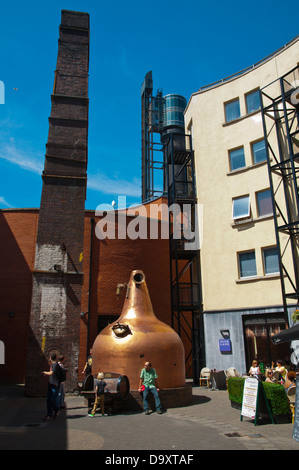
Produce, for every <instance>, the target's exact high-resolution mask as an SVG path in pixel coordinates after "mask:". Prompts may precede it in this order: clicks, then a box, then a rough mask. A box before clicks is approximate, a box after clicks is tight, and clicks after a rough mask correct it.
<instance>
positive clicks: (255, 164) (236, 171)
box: [226, 160, 267, 176]
mask: <svg viewBox="0 0 299 470" xmlns="http://www.w3.org/2000/svg"><path fill="white" fill-rule="evenodd" d="M266 164H267V160H265V161H263V162H259V163H253V165H249V166H243V167H242V168H238V169H237V170H232V171H228V172H227V173H226V176H232V175H236V174H239V173H244V172H245V171H249V170H252V169H254V168H259V167H260V166H264V165H266Z"/></svg>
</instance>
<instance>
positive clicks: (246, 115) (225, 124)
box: [222, 108, 261, 127]
mask: <svg viewBox="0 0 299 470" xmlns="http://www.w3.org/2000/svg"><path fill="white" fill-rule="evenodd" d="M260 112H261V108H259V109H257V110H256V111H252V113H249V114H244V116H240V117H239V118H237V119H233V120H232V121H228V122H224V123H223V124H222V127H227V126H230V125H231V124H235V123H237V122H240V121H243V120H244V119H246V118H248V117H251V116H254V115H255V114H258V113H260Z"/></svg>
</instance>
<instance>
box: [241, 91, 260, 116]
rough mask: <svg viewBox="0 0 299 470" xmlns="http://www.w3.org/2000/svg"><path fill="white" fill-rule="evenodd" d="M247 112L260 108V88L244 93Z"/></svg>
mask: <svg viewBox="0 0 299 470" xmlns="http://www.w3.org/2000/svg"><path fill="white" fill-rule="evenodd" d="M245 99H246V110H247V114H250V113H253V112H254V111H258V110H259V109H260V108H261V98H260V90H254V91H251V92H250V93H247V95H245Z"/></svg>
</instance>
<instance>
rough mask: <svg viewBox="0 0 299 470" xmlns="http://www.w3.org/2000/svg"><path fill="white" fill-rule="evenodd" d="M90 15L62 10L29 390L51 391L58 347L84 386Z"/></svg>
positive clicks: (73, 379) (71, 379) (73, 381)
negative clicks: (83, 290)
mask: <svg viewBox="0 0 299 470" xmlns="http://www.w3.org/2000/svg"><path fill="white" fill-rule="evenodd" d="M88 66H89V15H88V14H87V13H80V12H75V11H67V10H63V11H62V13H61V25H60V28H59V41H58V57H57V66H56V71H55V79H54V88H53V94H52V96H51V102H52V107H51V116H50V118H49V134H48V142H47V144H46V155H45V166H44V171H43V174H42V179H43V188H42V196H41V205H40V213H39V224H38V233H37V242H36V254H35V269H34V271H33V291H32V305H31V315H30V330H29V338H28V352H27V369H26V385H25V390H26V394H27V395H29V396H39V395H44V394H45V392H46V389H47V382H48V379H47V378H45V377H41V371H42V370H48V361H47V360H48V357H49V355H50V354H51V353H52V352H56V353H57V354H59V353H60V354H63V355H64V356H65V366H66V368H67V369H68V375H67V381H66V383H65V385H66V390H67V391H72V390H74V389H75V388H76V386H77V377H78V357H79V340H80V331H79V329H80V312H81V288H82V284H83V253H82V252H83V230H84V210H85V198H86V183H87V173H86V171H87V137H88Z"/></svg>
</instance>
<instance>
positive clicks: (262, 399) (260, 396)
mask: <svg viewBox="0 0 299 470" xmlns="http://www.w3.org/2000/svg"><path fill="white" fill-rule="evenodd" d="M261 414H267V415H269V416H270V419H271V422H272V424H274V419H273V415H272V411H271V408H270V405H269V402H268V399H267V397H266V394H265V390H264V387H263V385H262V383H261V382H260V381H259V380H258V379H256V378H254V377H248V378H247V379H245V383H244V391H243V400H242V409H241V421H243V416H245V417H246V418H250V419H254V424H255V426H256V425H257V421H258V418H259V416H260V415H261Z"/></svg>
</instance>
